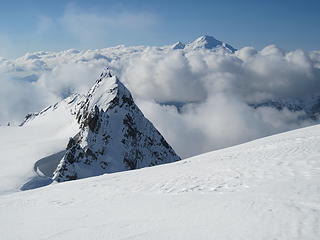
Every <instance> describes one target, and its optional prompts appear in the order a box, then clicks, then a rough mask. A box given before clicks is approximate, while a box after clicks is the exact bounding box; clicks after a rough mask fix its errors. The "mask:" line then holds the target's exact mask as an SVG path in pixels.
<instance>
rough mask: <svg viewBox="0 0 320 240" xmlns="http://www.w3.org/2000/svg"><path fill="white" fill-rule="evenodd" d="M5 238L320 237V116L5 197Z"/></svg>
mask: <svg viewBox="0 0 320 240" xmlns="http://www.w3.org/2000/svg"><path fill="white" fill-rule="evenodd" d="M0 226H1V228H0V236H1V238H2V239H148V240H150V239H246V240H248V239H255V240H256V239H290V240H292V239H314V240H316V239H319V238H320V125H316V126H313V127H308V128H304V129H299V130H295V131H291V132H287V133H283V134H279V135H274V136H271V137H267V138H263V139H259V140H255V141H252V142H249V143H245V144H242V145H238V146H235V147H231V148H227V149H223V150H219V151H214V152H210V153H207V154H203V155H199V156H196V157H193V158H189V159H185V160H182V161H179V162H176V163H171V164H166V165H161V166H156V167H150V168H144V169H139V170H133V171H128V172H120V173H114V174H106V175H103V176H98V177H93V178H87V179H82V180H77V181H71V182H66V183H60V184H55V185H50V186H46V187H43V188H38V189H35V190H30V191H25V192H19V193H12V194H7V195H2V196H1V197H0Z"/></svg>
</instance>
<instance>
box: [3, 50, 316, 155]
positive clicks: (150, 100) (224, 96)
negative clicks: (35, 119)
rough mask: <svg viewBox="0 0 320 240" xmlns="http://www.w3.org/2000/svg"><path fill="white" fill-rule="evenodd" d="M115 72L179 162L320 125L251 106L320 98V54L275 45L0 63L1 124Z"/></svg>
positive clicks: (76, 54) (67, 54) (299, 114)
mask: <svg viewBox="0 0 320 240" xmlns="http://www.w3.org/2000/svg"><path fill="white" fill-rule="evenodd" d="M106 66H109V67H111V68H112V69H113V70H114V71H115V72H116V73H117V75H118V76H119V77H120V79H121V80H122V81H123V82H124V83H125V85H126V86H127V87H128V88H129V90H130V91H131V92H132V94H133V96H134V98H135V100H136V102H137V104H138V105H139V107H140V108H141V110H142V111H143V113H144V114H145V115H146V116H147V117H148V118H149V119H150V120H151V121H152V122H153V123H154V124H155V126H156V127H157V128H158V129H159V130H160V132H162V133H163V134H164V136H165V137H166V138H167V140H168V141H169V143H170V144H172V146H173V147H174V148H175V150H176V151H177V152H178V153H179V154H180V155H181V156H182V157H189V156H193V155H196V154H200V153H203V152H207V151H210V150H214V149H219V148H223V147H227V146H231V145H235V144H239V143H242V142H245V141H249V140H252V139H255V138H259V137H263V136H267V135H270V134H275V133H279V132H283V131H287V130H291V129H295V128H299V127H303V126H309V125H311V124H315V123H317V122H316V121H313V120H311V119H309V118H306V117H305V116H306V113H305V112H304V111H303V110H299V109H298V111H294V112H293V111H289V110H288V109H287V108H283V109H281V110H278V109H276V108H271V107H267V106H265V107H259V108H254V107H252V106H250V105H252V104H258V103H262V102H265V101H269V100H274V99H281V100H285V101H287V102H289V103H296V102H299V103H300V102H301V101H304V102H303V103H307V102H308V101H309V100H310V99H312V97H313V96H319V95H320V52H317V51H314V52H311V53H307V52H304V51H302V50H296V51H291V52H285V51H283V50H281V49H279V48H277V47H276V46H273V45H271V46H267V47H265V48H263V49H262V50H260V51H258V50H255V49H253V48H251V47H245V48H242V49H240V50H238V51H237V52H236V53H235V54H231V53H228V52H225V51H222V50H221V49H220V50H219V51H215V50H207V49H198V50H172V49H171V48H170V46H167V47H124V46H117V47H114V48H106V49H100V50H88V51H78V50H68V51H62V52H55V53H48V52H39V53H33V54H27V55H25V56H23V57H21V58H17V59H15V60H5V59H2V60H0V72H1V73H2V74H1V75H0V82H1V86H2V87H1V89H0V108H1V111H0V122H1V123H6V122H8V121H13V122H14V121H15V122H18V121H21V120H22V118H23V116H24V115H25V114H26V113H27V112H30V111H39V110H40V108H42V107H45V106H46V105H48V104H49V103H50V104H51V103H52V102H54V101H56V100H58V99H62V98H64V97H66V96H67V95H69V94H71V93H73V92H81V93H85V92H86V91H87V90H88V89H89V88H90V87H91V85H92V84H93V83H94V81H95V79H96V78H97V77H98V75H99V73H100V72H101V70H102V69H103V68H104V67H106Z"/></svg>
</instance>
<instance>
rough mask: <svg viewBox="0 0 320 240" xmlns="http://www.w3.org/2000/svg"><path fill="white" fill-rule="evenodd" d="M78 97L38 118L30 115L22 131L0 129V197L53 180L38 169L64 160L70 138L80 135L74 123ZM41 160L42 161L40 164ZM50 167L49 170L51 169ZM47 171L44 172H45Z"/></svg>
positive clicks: (50, 107) (4, 127)
mask: <svg viewBox="0 0 320 240" xmlns="http://www.w3.org/2000/svg"><path fill="white" fill-rule="evenodd" d="M78 98H81V97H80V96H79V95H74V96H72V97H69V98H67V99H65V100H63V101H61V102H58V103H56V104H54V105H52V106H49V107H48V108H46V109H44V110H42V111H41V112H40V113H37V114H29V115H28V117H27V118H26V120H25V121H24V122H23V127H6V126H0V152H1V157H0V166H1V168H0V195H1V194H4V193H8V192H14V191H19V189H20V188H21V187H23V185H24V184H26V183H28V184H27V185H25V186H24V187H23V189H28V188H34V187H38V186H40V185H47V184H48V183H50V180H49V179H47V178H45V177H42V178H41V177H40V178H39V175H43V174H42V173H41V171H38V169H37V168H35V163H36V162H37V161H39V164H40V166H42V167H43V166H44V165H43V163H44V162H45V161H46V160H47V159H48V157H49V158H51V161H49V162H50V163H52V160H53V161H55V158H54V157H56V158H59V157H60V159H59V160H61V158H62V156H60V155H59V154H58V155H57V153H59V152H61V151H63V150H65V148H66V145H67V143H68V140H69V137H70V136H74V135H75V134H76V133H77V132H78V131H79V125H78V123H77V122H76V119H75V112H76V109H77V102H78V100H79V99H78ZM40 160H41V161H40ZM48 167H50V166H48ZM45 170H46V168H45V169H44V171H45Z"/></svg>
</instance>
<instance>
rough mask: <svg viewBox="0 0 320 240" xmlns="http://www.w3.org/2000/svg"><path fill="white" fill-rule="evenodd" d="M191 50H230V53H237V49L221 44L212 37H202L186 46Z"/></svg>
mask: <svg viewBox="0 0 320 240" xmlns="http://www.w3.org/2000/svg"><path fill="white" fill-rule="evenodd" d="M186 47H187V48H189V49H192V50H195V49H199V48H205V49H214V48H221V47H222V48H224V49H227V50H229V51H230V52H235V51H236V49H235V48H234V47H232V46H231V45H229V44H227V43H224V42H221V41H219V40H217V39H215V38H214V37H212V36H208V35H203V36H201V37H198V38H197V39H196V40H194V41H193V42H191V43H189V44H187V46H186Z"/></svg>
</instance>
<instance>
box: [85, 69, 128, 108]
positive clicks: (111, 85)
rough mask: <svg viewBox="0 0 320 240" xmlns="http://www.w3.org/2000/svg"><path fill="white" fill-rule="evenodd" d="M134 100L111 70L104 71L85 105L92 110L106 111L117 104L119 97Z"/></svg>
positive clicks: (91, 90)
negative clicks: (95, 108) (96, 108)
mask: <svg viewBox="0 0 320 240" xmlns="http://www.w3.org/2000/svg"><path fill="white" fill-rule="evenodd" d="M124 96H126V97H127V98H132V97H131V94H130V92H129V91H128V90H127V88H126V87H125V86H124V85H123V84H122V83H121V82H120V81H119V79H118V78H117V77H116V76H114V75H113V74H112V73H111V71H110V70H109V69H106V70H105V71H103V72H102V73H101V75H100V78H99V79H98V80H97V81H96V83H95V84H94V85H93V87H92V88H91V89H90V90H89V92H88V94H87V96H86V100H85V101H84V102H83V105H87V108H88V109H89V108H90V109H92V108H94V107H95V106H97V107H98V108H100V109H101V110H103V111H105V110H106V109H108V108H109V106H110V105H112V104H117V101H118V100H119V97H124Z"/></svg>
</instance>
